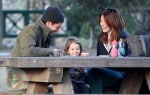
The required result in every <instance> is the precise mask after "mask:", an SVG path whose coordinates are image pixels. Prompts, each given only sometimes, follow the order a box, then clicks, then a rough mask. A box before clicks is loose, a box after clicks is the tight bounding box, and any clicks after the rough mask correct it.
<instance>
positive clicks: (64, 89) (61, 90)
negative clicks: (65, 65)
mask: <svg viewBox="0 0 150 95" xmlns="http://www.w3.org/2000/svg"><path fill="white" fill-rule="evenodd" d="M52 89H53V92H54V94H74V90H73V86H72V82H71V79H70V75H69V73H68V71H67V70H64V74H63V79H62V82H61V83H57V84H53V86H52Z"/></svg>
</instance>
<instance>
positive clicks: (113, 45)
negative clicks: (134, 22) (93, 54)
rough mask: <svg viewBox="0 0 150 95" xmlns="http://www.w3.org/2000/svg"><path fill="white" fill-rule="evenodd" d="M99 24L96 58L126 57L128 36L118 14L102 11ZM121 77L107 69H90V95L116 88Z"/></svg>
mask: <svg viewBox="0 0 150 95" xmlns="http://www.w3.org/2000/svg"><path fill="white" fill-rule="evenodd" d="M99 24H100V27H101V29H102V32H101V33H100V35H99V37H98V40H97V56H101V55H108V56H110V57H117V56H126V55H128V45H127V42H126V38H127V37H128V34H127V33H126V32H125V31H124V25H125V24H124V21H123V19H122V17H121V16H120V14H119V12H118V11H117V10H116V9H113V8H106V9H104V10H103V11H102V12H101V13H100V14H99ZM118 44H120V45H118ZM123 75H124V73H123V72H119V71H116V70H113V69H109V68H91V69H90V70H89V71H88V81H89V85H90V87H91V93H94V94H100V93H103V90H104V88H114V89H116V88H118V86H119V84H118V82H119V80H121V79H122V78H123ZM114 85H115V86H114Z"/></svg>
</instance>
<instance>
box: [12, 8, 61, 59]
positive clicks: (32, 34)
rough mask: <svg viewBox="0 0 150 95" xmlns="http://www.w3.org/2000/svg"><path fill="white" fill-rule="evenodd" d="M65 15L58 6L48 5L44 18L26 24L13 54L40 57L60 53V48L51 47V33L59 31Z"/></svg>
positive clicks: (15, 55)
mask: <svg viewBox="0 0 150 95" xmlns="http://www.w3.org/2000/svg"><path fill="white" fill-rule="evenodd" d="M63 22H64V16H63V13H62V12H61V10H60V9H59V8H58V7H56V6H53V7H48V8H47V9H46V10H45V12H44V13H43V15H42V18H40V19H38V20H37V21H36V22H34V23H32V24H29V25H28V26H25V27H24V28H23V29H22V30H21V32H20V34H19V35H18V37H17V39H16V43H15V45H14V47H13V50H12V52H11V55H12V56H14V57H17V56H18V57H19V56H20V57H25V56H30V57H39V56H43V57H44V56H49V55H51V54H53V53H55V55H58V54H59V52H60V50H59V49H50V48H49V46H50V41H51V34H52V33H54V32H57V31H58V29H59V28H60V26H61V25H62V23H63Z"/></svg>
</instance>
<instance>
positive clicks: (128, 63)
mask: <svg viewBox="0 0 150 95" xmlns="http://www.w3.org/2000/svg"><path fill="white" fill-rule="evenodd" d="M0 60H1V61H0V66H3V67H11V68H15V69H21V70H23V71H24V72H25V75H27V77H28V79H23V81H27V82H28V88H27V91H26V93H27V94H33V93H36V94H37V93H44V92H45V89H46V88H47V86H48V83H52V84H53V91H54V94H74V91H73V87H72V84H71V80H70V76H69V74H68V71H67V69H65V68H71V67H96V68H97V67H108V68H117V69H122V70H125V71H126V76H125V78H124V80H123V82H122V85H121V88H120V91H119V93H123V94H137V93H139V90H140V87H141V84H142V81H143V80H144V79H146V81H147V84H148V88H149V90H150V57H120V58H110V57H96V56H95V57H94V56H89V57H4V58H0ZM21 74H23V73H21Z"/></svg>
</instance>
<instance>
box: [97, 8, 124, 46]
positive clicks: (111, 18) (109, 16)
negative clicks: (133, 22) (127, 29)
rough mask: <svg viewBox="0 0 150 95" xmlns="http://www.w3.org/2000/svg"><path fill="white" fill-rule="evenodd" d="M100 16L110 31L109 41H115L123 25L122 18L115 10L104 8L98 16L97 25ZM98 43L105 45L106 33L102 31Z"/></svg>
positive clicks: (106, 40)
mask: <svg viewBox="0 0 150 95" xmlns="http://www.w3.org/2000/svg"><path fill="white" fill-rule="evenodd" d="M102 15H103V16H104V20H105V23H106V24H107V25H108V26H109V27H110V28H111V29H112V33H111V38H110V41H111V42H112V41H113V40H117V38H118V32H120V31H121V30H122V29H123V28H124V25H125V23H124V20H123V18H122V17H121V15H120V14H119V12H118V11H117V10H116V9H113V8H106V9H104V10H103V11H102V12H101V13H100V14H99V24H100V21H101V16H102ZM100 41H102V42H103V43H105V44H107V43H108V33H104V32H103V31H102V32H101V34H100Z"/></svg>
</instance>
